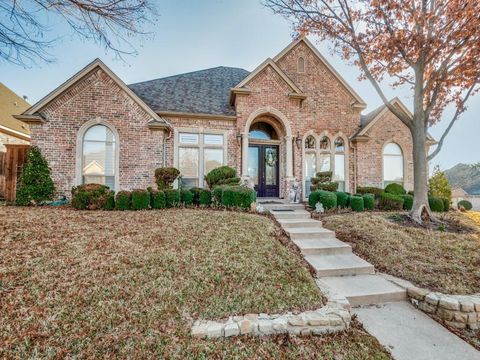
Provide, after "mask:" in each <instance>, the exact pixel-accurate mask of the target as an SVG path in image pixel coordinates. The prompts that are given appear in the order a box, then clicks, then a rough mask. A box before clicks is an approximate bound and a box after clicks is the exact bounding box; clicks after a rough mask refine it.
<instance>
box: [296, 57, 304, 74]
mask: <svg viewBox="0 0 480 360" xmlns="http://www.w3.org/2000/svg"><path fill="white" fill-rule="evenodd" d="M297 72H299V73H304V72H305V59H304V58H303V57H299V58H298V62H297Z"/></svg>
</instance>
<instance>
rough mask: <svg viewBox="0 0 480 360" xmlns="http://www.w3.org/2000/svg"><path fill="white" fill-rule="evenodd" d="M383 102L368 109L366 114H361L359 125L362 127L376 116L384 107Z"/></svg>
mask: <svg viewBox="0 0 480 360" xmlns="http://www.w3.org/2000/svg"><path fill="white" fill-rule="evenodd" d="M385 107H386V106H385V104H382V105H380V106H379V107H377V108H376V109H374V110H372V111H370V112H369V113H368V114H365V115H362V116H361V117H360V125H361V127H362V128H364V127H365V126H367V125H368V124H369V123H370V122H371V121H372V120H373V119H375V118H376V117H377V115H378V114H380V113H381V112H382V111H383V109H385Z"/></svg>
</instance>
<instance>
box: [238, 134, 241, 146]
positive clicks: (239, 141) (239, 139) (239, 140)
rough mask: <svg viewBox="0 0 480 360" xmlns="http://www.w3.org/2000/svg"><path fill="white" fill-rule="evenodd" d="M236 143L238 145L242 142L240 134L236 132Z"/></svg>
mask: <svg viewBox="0 0 480 360" xmlns="http://www.w3.org/2000/svg"><path fill="white" fill-rule="evenodd" d="M237 144H238V146H240V145H241V144H242V134H240V133H238V134H237Z"/></svg>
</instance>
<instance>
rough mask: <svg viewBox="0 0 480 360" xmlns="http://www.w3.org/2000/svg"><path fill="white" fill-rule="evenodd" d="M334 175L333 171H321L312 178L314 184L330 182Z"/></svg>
mask: <svg viewBox="0 0 480 360" xmlns="http://www.w3.org/2000/svg"><path fill="white" fill-rule="evenodd" d="M332 177H333V172H332V171H319V172H317V173H316V174H315V177H313V178H312V184H316V183H319V182H330V181H332Z"/></svg>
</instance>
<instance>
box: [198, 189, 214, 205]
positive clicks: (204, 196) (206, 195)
mask: <svg viewBox="0 0 480 360" xmlns="http://www.w3.org/2000/svg"><path fill="white" fill-rule="evenodd" d="M211 203H212V192H211V191H210V190H207V189H202V191H200V196H199V198H198V204H199V205H200V206H210V204H211Z"/></svg>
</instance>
